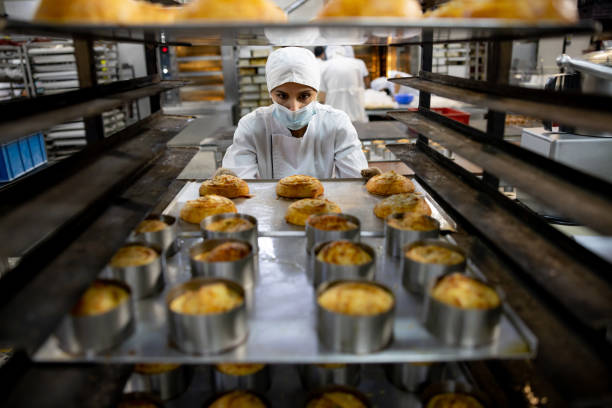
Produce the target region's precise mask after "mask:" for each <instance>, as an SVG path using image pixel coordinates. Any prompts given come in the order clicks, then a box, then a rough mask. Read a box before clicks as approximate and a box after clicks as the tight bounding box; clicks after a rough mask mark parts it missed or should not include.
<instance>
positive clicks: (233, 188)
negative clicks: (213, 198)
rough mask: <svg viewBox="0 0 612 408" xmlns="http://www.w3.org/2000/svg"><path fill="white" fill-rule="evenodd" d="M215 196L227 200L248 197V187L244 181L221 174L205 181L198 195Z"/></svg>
mask: <svg viewBox="0 0 612 408" xmlns="http://www.w3.org/2000/svg"><path fill="white" fill-rule="evenodd" d="M209 194H216V195H220V196H223V197H227V198H237V197H248V196H249V185H248V184H247V182H246V181H244V180H242V179H241V178H239V177H236V176H232V175H231V174H222V175H219V176H216V177H215V178H213V179H211V180H206V181H205V182H203V183H202V185H201V186H200V195H201V196H206V195H209Z"/></svg>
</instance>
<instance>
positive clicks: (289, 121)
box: [273, 102, 315, 130]
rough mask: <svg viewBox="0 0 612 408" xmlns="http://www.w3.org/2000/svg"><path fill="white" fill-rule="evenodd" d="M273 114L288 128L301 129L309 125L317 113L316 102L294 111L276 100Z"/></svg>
mask: <svg viewBox="0 0 612 408" xmlns="http://www.w3.org/2000/svg"><path fill="white" fill-rule="evenodd" d="M273 115H274V117H275V118H276V120H278V121H279V122H280V123H281V124H282V125H283V126H285V127H286V128H288V129H291V130H299V129H302V128H303V127H305V126H306V125H308V122H310V119H312V117H313V116H314V115H315V103H314V102H311V103H309V104H308V105H306V106H304V107H303V108H302V109H299V110H296V111H295V112H293V111H291V110H289V109H287V108H285V107H284V106H282V105H279V104H278V103H276V102H274V113H273Z"/></svg>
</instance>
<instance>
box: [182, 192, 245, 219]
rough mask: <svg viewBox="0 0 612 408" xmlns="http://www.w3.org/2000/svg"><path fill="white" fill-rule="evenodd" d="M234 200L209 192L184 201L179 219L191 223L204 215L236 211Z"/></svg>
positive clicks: (204, 216)
mask: <svg viewBox="0 0 612 408" xmlns="http://www.w3.org/2000/svg"><path fill="white" fill-rule="evenodd" d="M236 212H238V210H237V209H236V206H235V205H234V202H233V201H232V200H230V199H229V198H226V197H221V196H219V195H215V194H210V195H207V196H204V197H198V198H196V199H195V200H190V201H187V202H186V203H185V206H184V207H183V208H182V209H181V219H182V220H184V221H187V222H189V223H191V224H199V223H201V222H202V220H203V219H204V218H206V217H210V216H211V215H216V214H224V213H236Z"/></svg>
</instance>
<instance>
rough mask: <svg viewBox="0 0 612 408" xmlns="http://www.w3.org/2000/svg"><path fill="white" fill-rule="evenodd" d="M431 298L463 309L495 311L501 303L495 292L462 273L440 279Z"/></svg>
mask: <svg viewBox="0 0 612 408" xmlns="http://www.w3.org/2000/svg"><path fill="white" fill-rule="evenodd" d="M431 296H432V297H433V298H434V299H436V300H438V301H440V302H443V303H446V304H448V305H451V306H455V307H459V308H461V309H494V308H496V307H498V306H499V304H500V303H501V301H500V299H499V296H498V294H497V292H495V290H493V289H492V288H490V287H489V286H487V285H485V284H484V283H482V282H480V281H477V280H476V279H472V278H470V277H468V276H465V275H462V274H460V273H453V274H451V275H447V276H445V277H443V278H442V279H440V280H439V281H438V283H436V285H435V286H434V287H433V289H432V291H431Z"/></svg>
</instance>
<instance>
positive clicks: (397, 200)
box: [374, 193, 431, 219]
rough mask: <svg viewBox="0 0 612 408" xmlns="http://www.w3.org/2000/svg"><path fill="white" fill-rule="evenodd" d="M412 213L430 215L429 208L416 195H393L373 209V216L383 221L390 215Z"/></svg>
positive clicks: (423, 200)
mask: <svg viewBox="0 0 612 408" xmlns="http://www.w3.org/2000/svg"><path fill="white" fill-rule="evenodd" d="M404 212H408V213H414V214H423V215H431V208H429V205H428V204H427V202H426V201H425V199H424V198H423V196H421V195H420V194H418V193H405V194H395V195H392V196H390V197H387V198H385V199H384V200H382V201H381V202H379V203H378V204H376V206H375V207H374V214H375V215H376V216H377V217H378V218H382V219H385V218H387V217H388V216H389V215H391V214H397V213H404Z"/></svg>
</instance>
